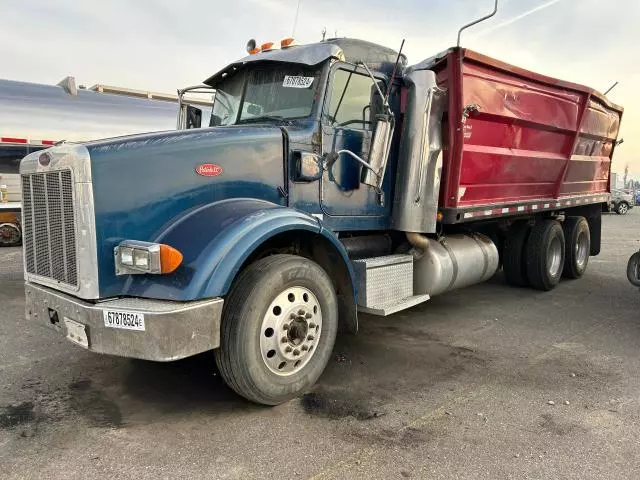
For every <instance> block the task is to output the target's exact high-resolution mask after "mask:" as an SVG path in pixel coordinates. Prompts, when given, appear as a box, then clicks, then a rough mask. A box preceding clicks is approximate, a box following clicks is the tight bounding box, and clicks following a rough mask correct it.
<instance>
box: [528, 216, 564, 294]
mask: <svg viewBox="0 0 640 480" xmlns="http://www.w3.org/2000/svg"><path fill="white" fill-rule="evenodd" d="M564 243H565V242H564V233H563V231H562V227H561V226H560V223H558V222H557V221H556V220H542V221H540V222H538V223H536V224H535V225H534V226H533V228H531V233H530V234H529V239H528V240H527V248H526V255H527V262H526V263H527V277H528V278H529V282H530V283H531V286H532V287H533V288H535V289H537V290H543V291H548V290H551V289H553V288H554V287H555V286H556V285H557V284H558V282H560V277H561V276H562V268H563V266H564Z"/></svg>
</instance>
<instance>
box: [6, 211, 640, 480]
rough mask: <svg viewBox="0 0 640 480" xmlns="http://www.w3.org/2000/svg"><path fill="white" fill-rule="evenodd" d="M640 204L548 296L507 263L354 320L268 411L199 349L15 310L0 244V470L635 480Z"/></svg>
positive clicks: (17, 281) (15, 473) (16, 260)
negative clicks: (159, 354) (116, 350)
mask: <svg viewBox="0 0 640 480" xmlns="http://www.w3.org/2000/svg"><path fill="white" fill-rule="evenodd" d="M639 233H640V208H639V209H635V210H632V211H631V212H630V213H629V214H628V215H626V216H617V215H606V216H605V217H604V218H603V248H602V253H601V254H600V255H599V256H598V257H591V259H590V261H589V267H588V270H587V273H586V275H585V276H584V277H583V278H582V279H579V280H573V281H563V282H562V283H561V284H560V285H559V286H558V287H557V288H556V289H555V290H553V291H552V292H547V293H543V292H537V291H533V290H529V289H516V288H511V287H508V286H506V285H505V284H504V282H503V279H502V275H501V274H497V275H496V277H495V278H494V279H492V280H491V281H489V282H487V283H484V284H481V285H477V286H474V287H470V288H467V289H463V290H460V291H456V292H451V293H449V294H445V295H442V296H440V297H436V298H434V299H432V300H431V301H429V302H427V303H426V304H423V305H420V306H418V307H414V308H413V309H411V310H409V311H407V312H403V313H399V314H396V315H394V316H391V317H388V318H378V317H369V316H364V315H363V316H361V323H360V325H361V330H360V332H359V334H358V335H356V336H349V335H347V336H344V337H341V338H339V340H338V343H337V345H336V348H335V352H334V357H333V359H332V361H331V362H330V364H329V366H328V367H327V369H326V371H325V373H324V374H323V376H322V377H321V379H320V381H319V382H318V384H317V385H316V386H315V387H314V388H313V390H312V391H311V392H309V393H307V394H306V395H304V396H302V397H300V398H299V399H296V400H292V401H291V402H288V403H286V404H284V405H281V406H278V407H275V408H267V407H262V406H258V405H254V404H251V403H249V402H247V401H244V400H243V399H241V398H239V397H237V396H236V395H235V394H234V393H233V392H232V391H230V390H229V389H228V388H227V387H226V386H225V385H224V384H223V382H222V381H221V379H220V376H219V375H218V374H217V373H216V370H215V364H214V359H213V356H212V355H211V354H204V355H199V356H197V357H194V358H190V359H187V360H184V361H179V362H174V363H169V364H158V363H151V362H144V361H136V360H129V359H122V358H114V357H107V356H100V355H96V354H92V353H89V352H87V351H85V350H83V349H81V348H80V347H77V346H75V345H72V344H70V343H68V342H67V341H66V340H65V339H64V338H61V337H59V336H57V335H56V334H55V333H54V332H53V331H50V330H48V329H46V328H44V327H40V326H39V325H35V324H31V323H28V322H27V321H25V320H24V319H23V308H24V296H23V287H22V266H21V251H20V249H16V248H5V249H2V250H0V465H1V466H2V471H1V473H0V477H2V478H5V479H14V478H15V479H18V478H65V479H66V478H69V479H76V478H77V479H84V478H96V477H103V476H104V477H107V476H108V477H110V478H136V479H137V480H143V479H158V478H210V479H226V478H228V479H236V478H238V479H239V478H242V479H252V478H274V479H294V478H295V479H299V478H313V479H360V478H362V479H372V478H374V479H378V478H380V479H393V478H399V479H402V478H420V479H422V478H424V479H431V478H434V479H436V478H437V479H510V478H514V479H515V478H517V479H522V478H525V479H561V478H562V479H564V478H566V479H592V478H593V479H609V478H610V479H617V480H619V479H627V478H628V479H637V478H638V472H640V435H639V433H640V430H639V428H640V426H639V423H640V375H639V373H640V353H639V351H638V344H639V343H640V342H639V341H640V322H639V321H638V320H639V312H640V292H639V291H638V289H636V288H634V287H632V286H631V285H630V284H629V283H628V281H627V279H626V275H625V267H626V261H627V259H628V257H629V256H630V255H631V254H632V253H633V252H634V251H635V250H637V249H638V248H640V242H639V240H640V235H639Z"/></svg>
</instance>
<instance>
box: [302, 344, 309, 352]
mask: <svg viewBox="0 0 640 480" xmlns="http://www.w3.org/2000/svg"><path fill="white" fill-rule="evenodd" d="M301 348H302V351H303V352H306V351H307V350H309V347H307V346H306V345H302V347H301Z"/></svg>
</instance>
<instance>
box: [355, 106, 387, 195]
mask: <svg viewBox="0 0 640 480" xmlns="http://www.w3.org/2000/svg"><path fill="white" fill-rule="evenodd" d="M393 128H394V119H393V116H391V115H376V126H375V129H374V133H373V141H372V142H371V151H370V152H369V167H370V168H367V169H366V170H364V171H363V176H362V183H365V184H367V185H370V186H372V187H375V188H377V189H378V190H379V189H380V188H382V180H383V179H384V172H385V170H386V168H387V160H388V159H389V150H390V148H391V138H392V137H393Z"/></svg>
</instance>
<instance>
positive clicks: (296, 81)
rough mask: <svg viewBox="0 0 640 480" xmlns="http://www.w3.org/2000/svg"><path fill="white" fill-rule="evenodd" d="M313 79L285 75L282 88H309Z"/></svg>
mask: <svg viewBox="0 0 640 480" xmlns="http://www.w3.org/2000/svg"><path fill="white" fill-rule="evenodd" d="M313 79H314V77H300V76H298V75H285V76H284V81H283V82H282V86H283V87H287V88H309V87H310V86H311V84H312V83H313Z"/></svg>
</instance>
